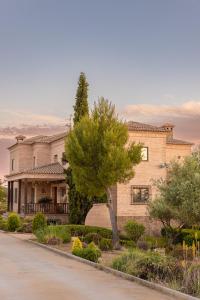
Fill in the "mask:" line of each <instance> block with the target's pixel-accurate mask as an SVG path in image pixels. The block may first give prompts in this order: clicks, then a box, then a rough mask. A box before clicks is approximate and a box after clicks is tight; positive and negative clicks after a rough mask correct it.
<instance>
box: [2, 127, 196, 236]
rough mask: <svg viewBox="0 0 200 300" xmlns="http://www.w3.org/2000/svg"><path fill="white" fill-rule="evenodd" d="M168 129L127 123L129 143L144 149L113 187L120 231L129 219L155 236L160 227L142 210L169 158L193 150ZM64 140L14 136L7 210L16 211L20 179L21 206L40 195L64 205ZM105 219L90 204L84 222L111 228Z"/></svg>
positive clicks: (163, 174)
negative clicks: (129, 171) (125, 177)
mask: <svg viewBox="0 0 200 300" xmlns="http://www.w3.org/2000/svg"><path fill="white" fill-rule="evenodd" d="M173 127H174V126H173V125H171V124H165V125H163V126H161V127H155V126H151V125H146V124H142V123H137V122H129V123H128V129H129V142H135V143H141V144H142V145H143V160H142V162H141V163H140V164H139V165H138V166H136V167H135V176H134V178H133V179H131V180H130V181H129V182H127V183H126V184H117V185H116V186H114V187H112V195H113V209H114V212H115V214H116V217H117V221H118V226H119V228H122V227H123V225H124V223H125V222H126V221H127V220H128V219H133V218H134V219H136V220H138V221H140V222H142V223H144V224H145V225H146V227H147V228H148V230H150V229H151V230H153V231H154V230H156V228H158V227H159V226H158V223H157V222H154V223H152V222H151V221H150V220H149V217H148V212H147V206H146V200H147V198H148V199H152V201H153V199H154V198H155V196H156V194H157V191H156V188H155V186H154V184H153V181H154V180H157V179H160V178H161V177H162V178H165V177H166V174H167V166H168V164H169V162H170V161H171V160H173V159H176V160H179V161H181V160H182V159H183V158H184V157H185V156H187V155H190V154H191V147H192V144H191V143H189V142H185V141H180V140H177V139H174V137H173ZM65 138H66V134H59V135H55V136H51V137H47V136H39V137H34V138H31V139H26V138H24V137H22V136H20V137H17V143H16V144H15V145H13V146H11V147H10V148H9V150H10V174H9V175H8V176H7V178H8V181H9V182H10V184H11V196H12V199H14V201H13V203H12V205H11V208H12V210H14V211H19V199H18V198H19V180H21V183H20V185H21V187H20V198H21V200H20V205H21V206H23V205H26V204H27V203H37V202H38V200H39V199H40V198H41V197H42V196H48V197H51V198H53V199H54V202H55V201H56V202H57V203H63V201H64V198H65V197H64V189H66V193H67V186H66V184H65V182H64V174H63V172H64V169H63V167H64V166H62V156H63V152H64V145H65ZM59 166H60V167H59ZM60 168H61V169H60ZM12 182H13V183H12ZM55 192H56V193H57V195H56V196H55ZM108 218H109V214H108V213H107V210H106V208H105V205H95V206H94V207H93V208H92V210H91V211H90V212H89V215H88V217H87V220H86V222H87V224H90V225H101V226H105V227H110V225H109V224H110V221H109V220H108Z"/></svg>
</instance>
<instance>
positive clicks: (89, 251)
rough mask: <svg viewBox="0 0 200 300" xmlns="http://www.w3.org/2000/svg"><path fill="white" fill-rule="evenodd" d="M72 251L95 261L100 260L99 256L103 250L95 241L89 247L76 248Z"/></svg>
mask: <svg viewBox="0 0 200 300" xmlns="http://www.w3.org/2000/svg"><path fill="white" fill-rule="evenodd" d="M72 253H73V254H74V255H76V256H79V257H82V258H84V259H87V260H90V261H93V262H98V259H99V257H101V251H100V250H99V248H98V247H97V246H96V245H95V244H94V243H93V242H92V243H90V244H89V245H88V247H87V248H76V249H74V251H73V252H72Z"/></svg>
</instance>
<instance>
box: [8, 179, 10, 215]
mask: <svg viewBox="0 0 200 300" xmlns="http://www.w3.org/2000/svg"><path fill="white" fill-rule="evenodd" d="M7 210H8V211H10V181H8V199H7Z"/></svg>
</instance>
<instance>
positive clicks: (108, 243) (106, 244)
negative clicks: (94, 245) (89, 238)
mask: <svg viewBox="0 0 200 300" xmlns="http://www.w3.org/2000/svg"><path fill="white" fill-rule="evenodd" d="M99 248H100V249H101V250H102V251H108V250H112V249H113V244H112V240H110V239H105V238H102V239H101V240H100V243H99Z"/></svg>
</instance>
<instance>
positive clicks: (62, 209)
mask: <svg viewBox="0 0 200 300" xmlns="http://www.w3.org/2000/svg"><path fill="white" fill-rule="evenodd" d="M38 212H42V213H44V214H67V213H68V205H67V203H55V204H54V203H27V204H25V206H24V213H25V214H36V213H38Z"/></svg>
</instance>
